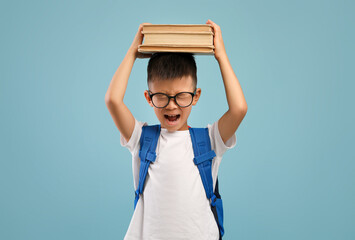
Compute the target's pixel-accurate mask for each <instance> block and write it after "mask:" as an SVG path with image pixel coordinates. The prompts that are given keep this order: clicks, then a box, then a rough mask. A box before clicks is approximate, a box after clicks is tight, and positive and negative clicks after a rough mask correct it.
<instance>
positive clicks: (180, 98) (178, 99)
mask: <svg viewBox="0 0 355 240" xmlns="http://www.w3.org/2000/svg"><path fill="white" fill-rule="evenodd" d="M195 95H196V89H195V91H194V92H193V93H192V92H179V93H177V94H176V95H175V96H169V95H167V94H165V93H152V92H151V91H149V97H150V99H152V103H153V105H154V106H155V107H157V108H165V107H166V106H168V105H169V102H170V99H171V98H173V99H174V101H175V103H176V104H177V105H178V106H179V107H182V108H184V107H188V106H190V105H191V104H192V100H193V98H194V96H195Z"/></svg>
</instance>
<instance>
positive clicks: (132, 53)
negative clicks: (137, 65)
mask: <svg viewBox="0 0 355 240" xmlns="http://www.w3.org/2000/svg"><path fill="white" fill-rule="evenodd" d="M127 55H128V56H129V57H133V58H134V60H136V58H137V51H136V50H135V49H132V48H129V49H128V51H127V54H126V56H127Z"/></svg>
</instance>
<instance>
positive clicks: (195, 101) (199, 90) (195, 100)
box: [192, 88, 201, 105]
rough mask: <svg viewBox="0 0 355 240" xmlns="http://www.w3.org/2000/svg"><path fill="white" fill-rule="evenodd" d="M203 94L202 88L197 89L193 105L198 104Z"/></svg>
mask: <svg viewBox="0 0 355 240" xmlns="http://www.w3.org/2000/svg"><path fill="white" fill-rule="evenodd" d="M200 96H201V88H197V89H196V94H195V96H194V100H193V101H192V105H196V103H197V101H198V100H199V99H200Z"/></svg>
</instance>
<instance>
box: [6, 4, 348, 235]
mask: <svg viewBox="0 0 355 240" xmlns="http://www.w3.org/2000/svg"><path fill="white" fill-rule="evenodd" d="M354 10H355V9H354V2H353V1H350V0H349V1H342V0H340V1H339V0H338V1H336V0H328V1H320V0H299V1H291V0H289V1H280V0H270V1H262V0H259V1H256V0H249V1H235V0H233V1H232V0H230V1H206V0H205V1H186V0H179V1H154V0H152V1H138V0H137V1H113V0H111V1H107V0H106V1H105V0H100V1H88V0H86V1H37V0H35V1H1V3H0V26H1V39H0V41H1V44H0V51H1V54H0V59H1V64H0V68H1V69H0V80H1V82H0V109H1V118H0V127H1V132H0V136H1V137H0V141H1V142H0V147H1V149H0V158H1V162H0V191H1V197H0V239H4V240H32V239H33V240H42V239H45V240H48V239H50V240H52V239H53V240H57V239H58V240H59V239H60V240H62V239H67V240H72V239H73V240H74V239H75V240H77V239H85V240H96V239H105V240H106V239H107V240H110V239H123V237H124V235H125V233H126V230H127V228H128V225H129V222H130V219H131V216H132V213H133V201H134V188H133V177H132V166H131V154H130V153H129V151H128V150H127V149H125V148H123V147H121V146H120V134H119V132H118V130H117V128H116V126H115V124H114V122H113V120H112V118H111V116H110V114H109V111H108V109H107V108H106V105H105V93H106V91H107V89H108V86H109V84H110V81H111V79H112V76H113V74H114V73H115V71H116V69H117V68H118V66H119V64H120V63H121V61H122V60H123V57H124V56H125V54H126V52H127V50H128V48H129V46H130V45H131V43H132V40H133V38H134V36H135V34H136V32H137V29H138V26H139V24H140V23H143V22H150V23H153V24H205V23H206V21H207V20H208V19H211V20H212V21H214V22H215V23H217V24H218V25H219V26H220V27H221V29H222V36H223V39H224V43H225V47H226V50H227V54H228V57H229V60H230V62H231V64H232V66H233V68H234V71H235V73H236V75H237V77H238V79H239V81H240V84H241V86H242V89H243V92H244V94H245V98H246V101H247V103H248V113H247V115H246V117H245V118H244V120H243V122H242V124H241V125H240V127H239V129H238V131H237V132H236V135H237V145H236V147H235V148H233V149H232V150H229V151H227V152H226V154H225V155H224V158H223V160H222V163H221V166H220V171H219V181H220V191H221V195H222V198H223V201H224V202H223V203H224V214H225V229H226V233H225V238H224V239H226V240H234V239H242V240H284V239H288V240H299V239H307V240H308V239H312V240H314V239H317V240H318V239H319V240H328V239H342V240H350V239H355V228H354V223H355V208H354V202H355V188H354V184H355V177H354V171H355V163H354V160H355V154H354V136H355V131H354V120H355V119H354V116H355V114H354V106H353V105H354V103H355V102H354V97H353V94H352V93H353V90H354V87H355V84H354V73H353V70H354V42H355V37H354V36H355V34H354V22H355V21H354V20H355V19H354ZM196 62H197V69H198V70H197V72H198V87H200V88H201V89H202V95H201V98H200V101H199V103H198V104H197V105H196V106H195V107H193V110H192V113H191V115H190V118H189V122H188V123H189V125H191V126H196V127H197V126H201V127H203V126H206V125H207V124H208V123H213V122H214V121H216V120H218V118H219V117H221V116H222V114H223V113H224V112H225V111H226V110H227V108H228V105H227V102H226V97H225V92H224V86H223V81H222V77H221V73H220V69H219V66H218V63H217V61H216V60H215V58H214V56H196ZM147 63H148V59H137V60H136V62H135V64H134V67H133V69H132V73H131V76H130V79H129V83H128V87H127V91H126V96H125V102H126V104H127V105H128V107H129V108H130V110H131V111H132V113H133V114H134V116H135V117H136V118H137V119H138V120H140V121H146V122H148V123H149V124H156V123H158V120H157V118H156V116H155V114H154V111H153V109H152V108H151V107H150V106H149V105H148V104H147V103H146V102H145V99H144V96H143V92H144V90H145V89H147V84H146V78H147ZM186 197H188V196H186Z"/></svg>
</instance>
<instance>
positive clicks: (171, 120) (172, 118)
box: [164, 114, 180, 122]
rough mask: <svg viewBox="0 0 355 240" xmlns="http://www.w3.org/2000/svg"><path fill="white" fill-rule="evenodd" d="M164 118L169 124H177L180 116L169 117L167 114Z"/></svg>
mask: <svg viewBox="0 0 355 240" xmlns="http://www.w3.org/2000/svg"><path fill="white" fill-rule="evenodd" d="M164 117H165V118H166V119H168V120H169V122H175V121H177V120H178V119H179V118H180V114H177V115H167V114H165V115H164Z"/></svg>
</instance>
